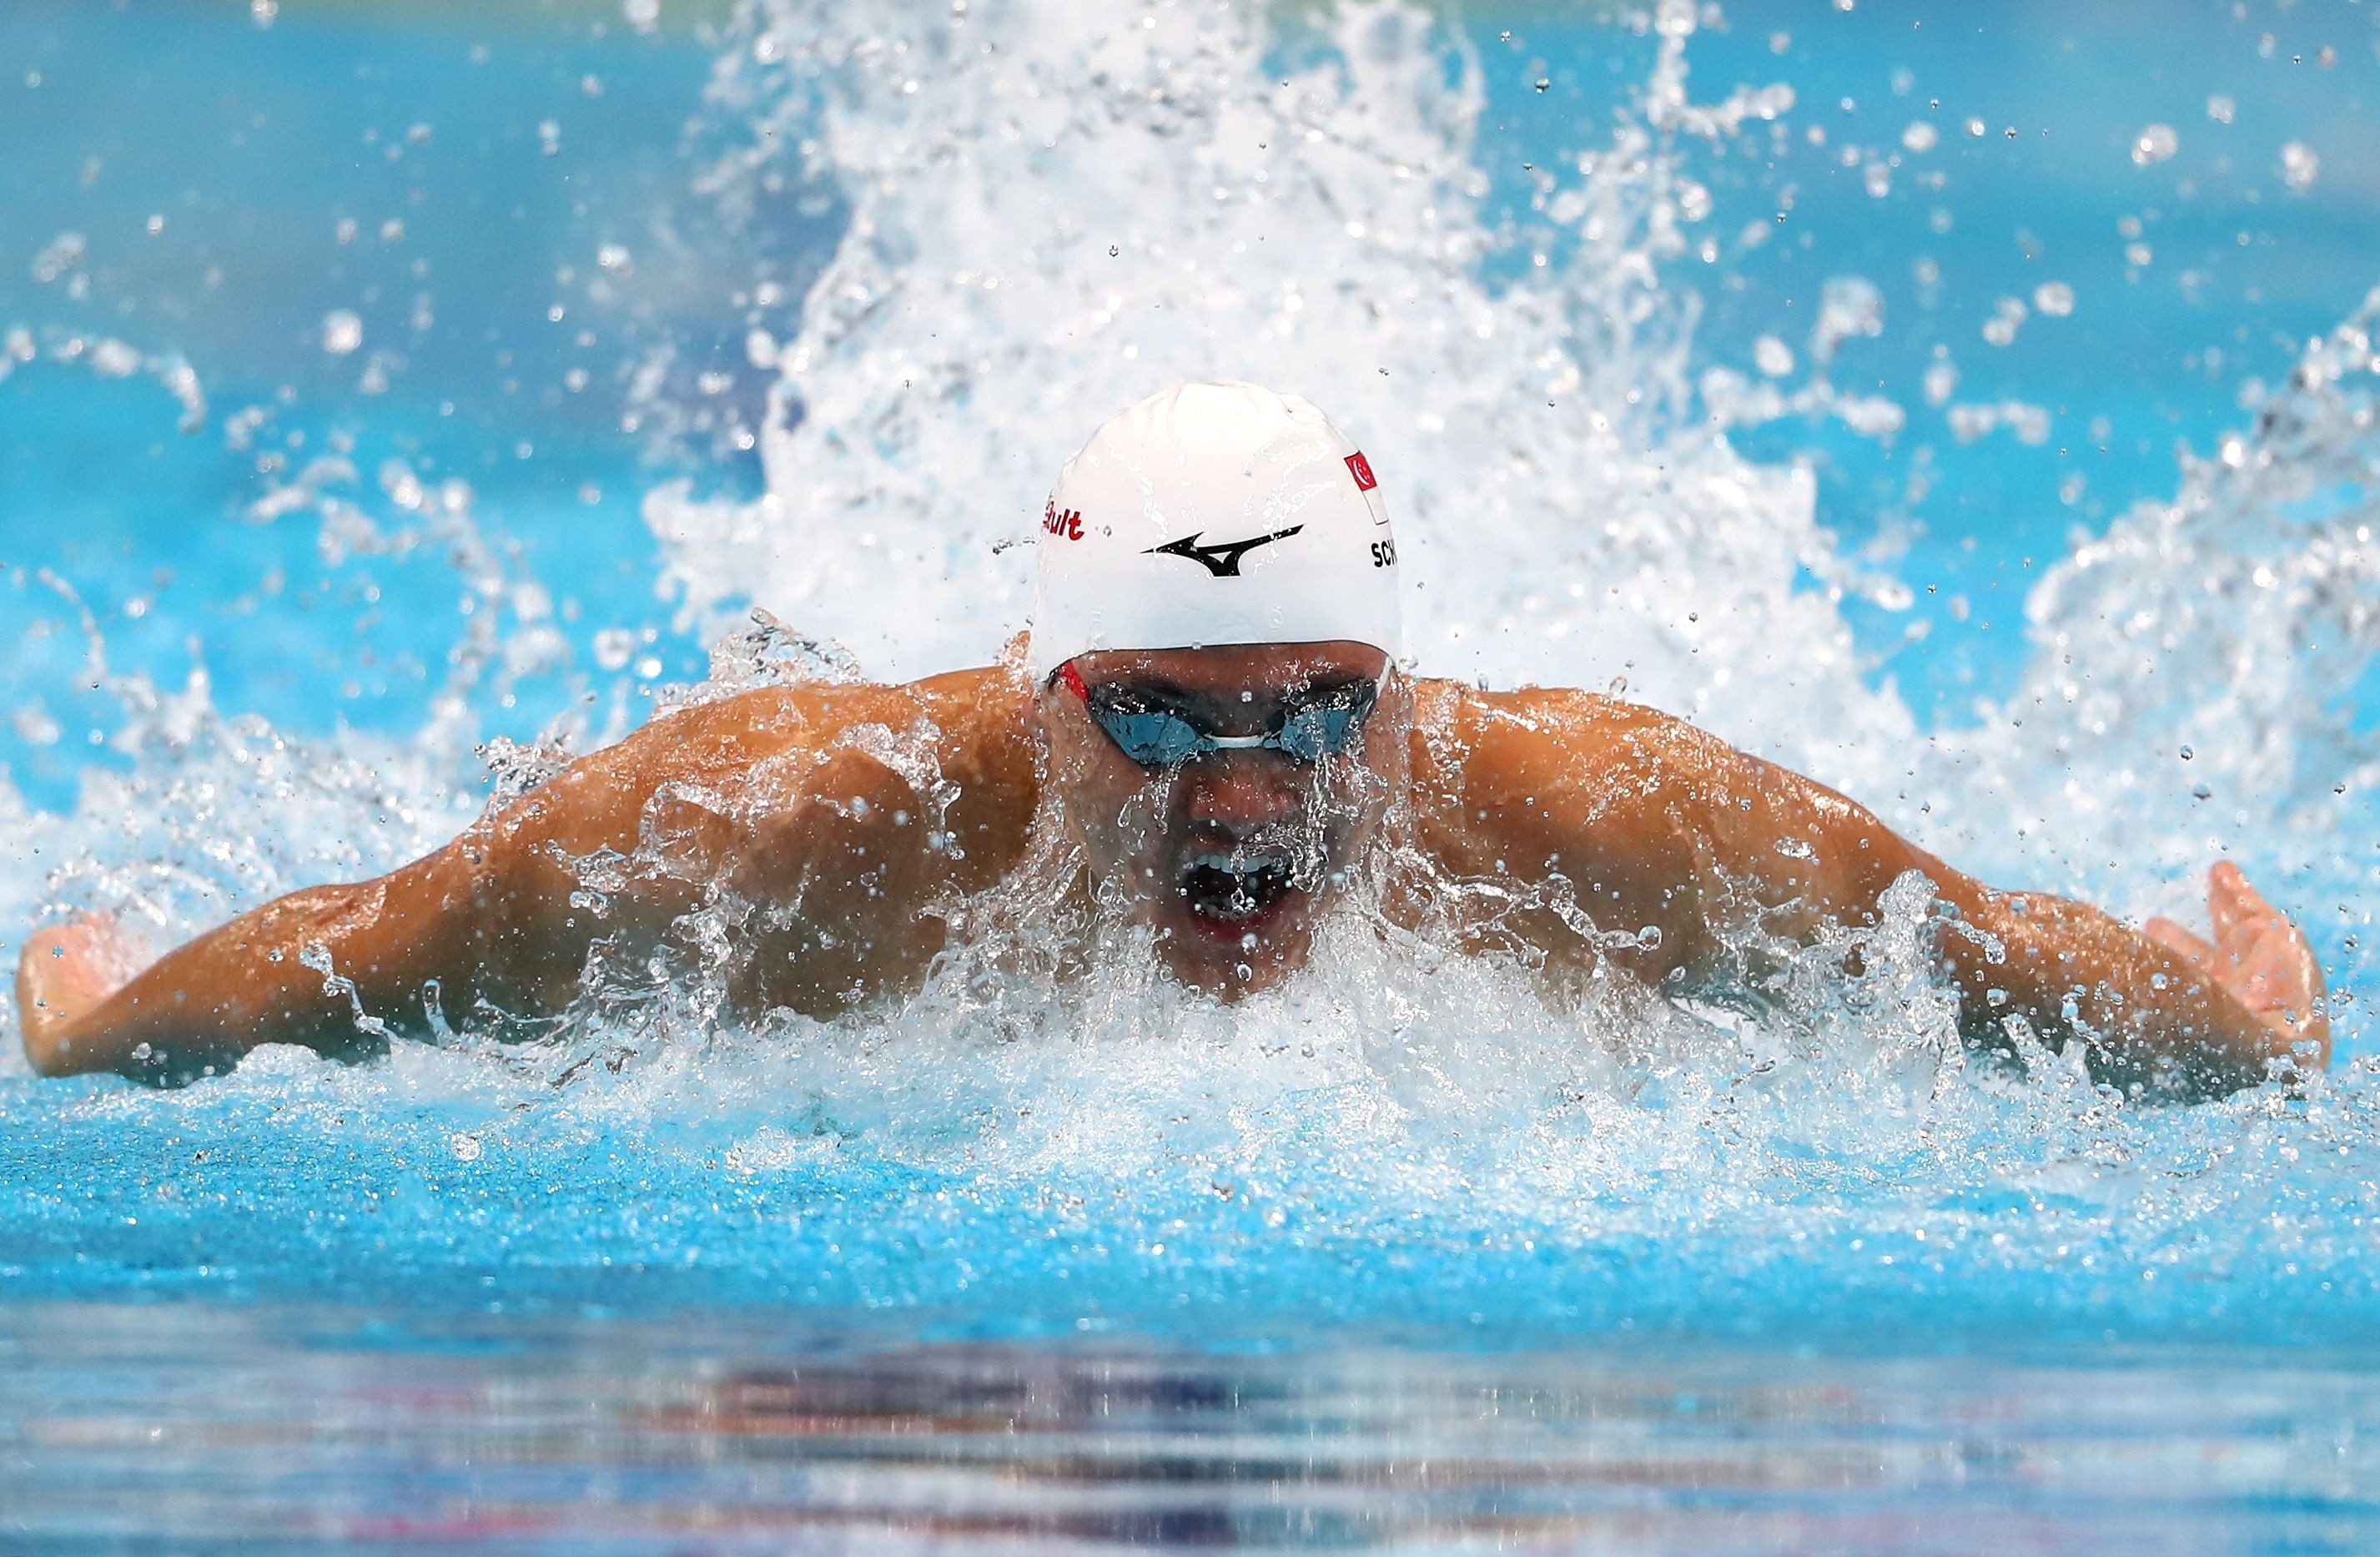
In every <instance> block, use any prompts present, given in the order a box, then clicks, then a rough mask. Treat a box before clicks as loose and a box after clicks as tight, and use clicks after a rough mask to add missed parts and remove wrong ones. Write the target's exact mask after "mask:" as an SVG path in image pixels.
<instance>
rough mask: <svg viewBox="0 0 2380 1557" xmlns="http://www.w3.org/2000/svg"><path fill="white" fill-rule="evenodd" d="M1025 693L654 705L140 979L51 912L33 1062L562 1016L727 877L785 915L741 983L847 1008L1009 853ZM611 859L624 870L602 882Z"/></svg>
mask: <svg viewBox="0 0 2380 1557" xmlns="http://www.w3.org/2000/svg"><path fill="white" fill-rule="evenodd" d="M1026 708H1027V699H1024V698H1023V697H1022V696H1020V695H1016V694H1015V692H1014V688H1013V687H1010V686H1009V685H1008V678H1007V677H1006V676H1005V675H1004V674H1003V673H1001V672H997V671H981V672H962V673H958V674H956V675H949V676H941V677H935V678H931V679H929V680H928V681H924V682H918V683H913V684H911V685H909V686H907V687H799V688H789V689H782V690H780V689H771V690H766V691H761V692H755V693H749V694H746V695H745V696H743V697H739V698H735V699H726V700H723V701H722V702H718V703H712V704H708V705H704V706H702V707H698V708H695V709H688V710H685V711H682V712H677V713H675V714H673V715H670V716H668V717H666V718H663V719H661V720H657V721H655V722H654V723H653V724H649V725H647V726H646V727H645V728H644V729H642V730H640V731H638V732H637V734H636V735H634V736H630V737H628V738H627V739H626V740H624V741H622V742H620V743H619V744H618V745H616V746H613V747H610V748H605V749H604V750H602V751H600V752H597V753H594V754H593V755H591V756H589V757H587V758H585V759H582V760H579V761H577V762H576V763H574V764H572V766H571V767H570V768H569V769H568V770H567V771H565V772H564V773H563V774H561V775H559V776H558V777H556V778H555V779H553V780H552V781H550V782H549V783H547V784H545V785H540V787H539V788H538V789H536V790H534V791H532V792H531V793H529V794H528V795H527V796H525V797H522V798H521V799H519V800H517V801H516V802H514V803H513V804H512V805H510V806H508V807H506V808H504V809H502V810H499V811H495V812H492V814H490V815H489V816H487V817H484V818H482V819H481V820H480V821H479V822H477V823H475V824H474V825H473V826H472V827H471V828H470V829H469V830H468V831H467V832H465V833H463V834H462V835H461V836H460V837H458V838H456V839H455V841H454V842H452V843H450V844H448V845H446V846H445V847H443V848H441V849H439V850H437V851H436V852H434V853H432V854H431V855H429V856H427V857H425V858H421V859H419V860H416V861H414V862H413V863H412V864H409V865H407V866H405V867H403V868H402V869H400V870H395V871H393V872H391V873H390V874H388V875H386V876H383V877H380V878H379V879H377V880H374V881H370V882H358V883H355V884H352V885H343V886H324V887H314V888H310V889H307V890H305V891H302V892H297V893H293V894H289V895H288V896H286V897H284V898H281V899H279V900H278V901H276V902H273V903H271V904H268V905H266V906H263V907H261V908H259V909H256V910H255V911H253V912H251V913H249V914H246V915H243V916H241V917H240V918H237V919H235V920H233V921H232V922H231V923H229V924H226V925H225V926H223V927H221V928H219V929H217V930H214V931H211V932H209V933H207V934H205V935H202V936H200V937H199V938H198V939H197V940H195V941H193V942H191V943H188V944H187V945H185V946H182V947H180V948H179V949H177V950H176V951H173V952H171V953H169V954H167V955H165V956H164V957H163V958H161V959H159V960H157V961H156V962H155V963H154V964H152V965H151V966H149V967H146V968H145V969H142V970H140V971H139V972H138V973H134V974H131V975H130V976H129V977H127V974H128V973H130V968H129V967H128V964H129V963H131V962H133V961H134V960H135V959H134V958H133V957H132V956H131V955H128V940H127V938H126V937H125V936H124V935H123V934H122V932H121V931H118V930H117V928H116V927H115V925H114V924H113V923H112V922H111V921H109V920H107V919H106V918H100V917H85V918H79V919H75V920H71V921H68V922H67V923H65V924H61V925H55V926H51V927H49V928H47V929H44V930H42V931H37V932H36V933H35V934H33V935H32V936H30V937H29V938H28V940H27V941H26V943H25V947H24V950H23V952H22V954H21V955H20V959H19V962H18V977H17V993H18V1014H19V1018H20V1021H21V1023H22V1027H23V1031H24V1040H25V1050H26V1053H27V1056H28V1057H29V1058H30V1060H31V1062H32V1064H33V1066H34V1068H35V1069H36V1070H37V1071H40V1072H41V1073H42V1074H44V1075H50V1076H64V1075H70V1074H76V1073H81V1072H92V1071H117V1072H121V1073H124V1074H126V1075H129V1076H135V1077H142V1078H147V1079H157V1080H172V1079H179V1078H187V1077H193V1076H198V1075H203V1074H207V1073H209V1072H210V1071H211V1070H220V1069H225V1068H227V1067H228V1066H230V1065H231V1064H234V1063H236V1062H237V1060H238V1058H239V1057H240V1056H241V1055H243V1054H245V1053H246V1052H249V1050H250V1049H253V1048H256V1047H257V1046H259V1045H261V1044H265V1043H297V1044H302V1045H304V1046H306V1047H308V1048H311V1049H315V1050H317V1051H319V1052H324V1053H328V1054H345V1053H350V1052H358V1051H364V1050H368V1049H369V1048H370V1047H371V1045H372V1043H373V1040H372V1038H371V1037H370V1035H368V1034H367V1033H366V1032H365V1031H364V1030H363V1029H362V1028H361V1027H360V1026H359V1024H358V1014H359V1013H360V1014H362V1015H364V1016H369V1017H371V1018H374V1019H376V1022H377V1023H379V1024H384V1025H385V1026H386V1027H387V1028H391V1029H395V1030H400V1031H405V1030H415V1031H418V1030H421V1029H423V1028H426V1027H427V1026H428V1023H429V1015H428V1014H429V1011H430V1009H431V1007H432V1006H436V1007H440V1008H443V1011H445V1012H447V1013H452V1014H455V1018H456V1019H457V1020H460V1019H461V1016H463V1015H465V1014H468V1013H470V1012H471V1011H473V1010H474V1009H475V1008H478V1007H481V1006H486V1007H493V1008H496V1009H500V1010H503V1011H505V1012H509V1013H512V1014H514V1015H519V1016H536V1015H545V1014H550V1013H552V1012H554V1011H557V1010H559V1009H561V1008H562V1007H563V1006H565V1005H566V1004H568V1003H569V1001H570V1000H571V998H572V997H573V995H574V994H575V993H576V992H577V987H578V980H579V976H580V973H581V970H582V969H583V968H584V967H585V966H586V962H587V956H588V953H589V948H590V947H591V946H592V945H593V944H594V943H595V942H596V941H597V940H598V939H599V938H600V939H603V940H605V941H607V942H608V943H612V944H613V945H616V946H619V947H620V948H622V949H623V950H624V951H625V952H626V953H629V954H631V955H633V954H635V953H637V951H639V950H641V949H646V948H650V947H651V946H652V945H655V944H658V943H660V942H661V941H662V938H663V937H665V936H666V935H667V934H668V933H669V931H670V929H671V927H672V926H673V925H674V924H675V923H676V922H677V921H678V920H679V919H680V918H682V917H683V916H684V915H686V914H687V913H688V912H690V911H692V910H694V909H696V908H698V907H699V906H701V905H702V903H703V902H704V901H705V899H706V897H707V896H709V895H713V894H717V893H718V892H720V891H722V890H725V891H727V892H730V893H734V894H740V895H741V897H742V898H743V899H744V900H746V901H748V902H752V903H754V904H756V905H757V906H759V907H760V908H761V909H763V910H764V916H763V917H764V918H769V919H770V920H771V922H772V923H773V924H774V925H775V926H776V928H775V929H774V931H768V932H764V933H762V934H759V935H758V936H756V937H755V938H754V946H755V955H754V956H753V958H752V962H753V964H754V969H753V970H752V971H749V972H748V973H747V975H746V976H745V977H744V978H742V979H740V980H739V987H738V990H737V993H738V995H739V997H741V998H744V999H745V1000H747V1002H748V1003H749V1004H790V1005H794V1006H795V1007H798V1008H819V1009H824V1008H829V1007H832V1006H833V1005H834V1004H837V1003H839V1002H840V1003H844V1004H847V1003H848V1000H849V999H850V998H852V997H853V996H854V995H855V994H857V993H861V992H864V991H867V990H868V989H871V988H874V987H879V986H880V985H882V984H884V983H886V982H888V981H892V980H896V979H899V978H901V977H903V976H904V975H905V974H908V973H910V972H913V971H914V969H915V968H916V967H921V966H922V964H923V961H924V959H925V958H927V957H929V956H930V955H931V954H932V950H933V949H934V947H935V946H936V945H938V944H939V939H938V937H937V936H936V935H934V934H933V933H931V932H932V931H935V930H937V929H938V926H937V925H936V924H934V923H933V922H931V921H930V920H927V919H925V918H923V910H924V909H925V908H926V907H927V906H928V905H929V904H930V903H931V902H932V901H933V900H935V899H936V898H937V897H938V896H940V895H941V894H947V893H949V892H952V891H959V892H965V891H971V890H977V889H978V888H979V886H980V885H981V884H982V882H981V881H979V880H978V878H989V877H990V876H991V875H992V874H994V873H996V872H997V871H999V870H1002V869H1003V868H1004V865H1005V863H1006V860H1007V858H1008V857H1009V855H1010V853H1011V850H1010V849H1005V848H1002V847H1001V846H998V845H999V841H1000V840H1002V839H1004V838H1016V837H1021V836H1022V833H1023V828H1022V827H1021V826H1019V825H1016V820H1017V817H1018V815H1019V814H1020V813H1021V814H1023V815H1029V814H1030V810H1031V807H1032V804H1033V799H1034V790H1035V788H1036V785H1037V783H1038V780H1037V776H1036V773H1035V771H1034V768H1033V764H1032V761H1031V759H1030V749H1031V748H1030V743H1029V741H1028V740H1026V738H1024V736H1025V724H1024V722H1025V720H1026V718H1028V717H1029V714H1028V713H1027V712H1026ZM878 733H881V736H882V737H884V738H889V739H892V740H893V741H894V742H895V743H896V744H897V743H898V742H899V741H901V740H909V741H912V742H913V743H914V742H916V741H918V740H921V739H922V740H924V741H927V742H929V743H930V746H929V749H931V750H933V751H934V752H935V753H936V754H937V757H938V759H939V760H940V761H941V764H942V766H943V769H944V776H945V777H947V778H949V779H950V780H952V781H953V783H955V784H956V785H958V786H959V791H960V795H961V798H960V799H959V800H958V801H957V802H954V803H953V805H952V806H951V807H950V809H949V810H948V812H947V813H945V814H943V815H941V817H940V818H939V819H933V818H929V814H928V813H929V807H928V805H927V804H926V803H925V802H924V801H923V800H921V799H920V798H919V797H917V793H916V789H915V786H914V785H912V783H911V781H910V780H909V779H907V778H905V777H903V776H902V774H901V773H899V772H894V771H893V770H892V767H889V766H887V764H886V763H885V762H884V761H882V760H880V756H881V754H882V751H883V749H884V739H883V738H878ZM934 821H939V823H940V826H941V832H940V833H937V832H936V831H935V827H934V825H932V823H933V822H934ZM954 843H955V844H959V845H961V846H958V847H956V848H953V846H952V845H953V844H954ZM590 859H593V860H603V861H607V862H609V863H610V864H611V865H612V866H613V870H611V871H610V872H608V876H607V879H606V880H605V882H603V883H602V889H601V894H600V896H590V895H589V894H588V892H587V890H586V889H587V887H588V886H589V882H588V881H587V880H586V879H585V878H586V875H587V871H586V869H585V864H584V862H586V861H589V860H590ZM574 899H575V901H574ZM921 924H922V928H921ZM326 966H327V968H328V970H329V971H328V973H327V974H326V973H325V971H324V969H325V967H326Z"/></svg>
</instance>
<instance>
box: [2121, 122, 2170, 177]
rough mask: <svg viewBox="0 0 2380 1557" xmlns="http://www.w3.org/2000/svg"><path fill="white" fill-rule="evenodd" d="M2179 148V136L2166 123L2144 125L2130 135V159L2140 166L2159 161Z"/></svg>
mask: <svg viewBox="0 0 2380 1557" xmlns="http://www.w3.org/2000/svg"><path fill="white" fill-rule="evenodd" d="M2180 150H2181V137H2180V136H2179V135H2176V134H2175V133H2174V129H2173V127H2172V126H2171V125H2168V124H2154V125H2144V126H2143V127H2142V128H2141V132H2140V134H2138V135H2136V136H2134V137H2132V161H2133V163H2135V164H2137V165H2139V166H2142V167H2146V166H2148V165H2149V164H2151V163H2161V162H2163V161H2165V160H2166V159H2167V158H2168V157H2169V156H2171V155H2173V154H2174V153H2175V152H2178V151H2180Z"/></svg>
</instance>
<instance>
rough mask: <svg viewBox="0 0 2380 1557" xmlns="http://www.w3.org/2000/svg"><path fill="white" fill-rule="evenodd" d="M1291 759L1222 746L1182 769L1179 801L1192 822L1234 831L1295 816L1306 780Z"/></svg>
mask: <svg viewBox="0 0 2380 1557" xmlns="http://www.w3.org/2000/svg"><path fill="white" fill-rule="evenodd" d="M1298 778H1299V775H1298V772H1297V770H1296V768H1295V765H1294V764H1293V763H1290V762H1287V761H1284V760H1281V758H1279V757H1278V756H1276V755H1275V754H1273V753H1270V752H1257V751H1220V752H1215V753H1212V754H1210V755H1209V756H1208V757H1205V758H1203V759H1201V760H1198V761H1196V762H1193V763H1191V764H1190V765H1189V766H1188V767H1187V768H1185V769H1184V770H1183V773H1182V786H1183V807H1184V813H1185V814H1186V815H1187V816H1188V818H1189V820H1190V821H1193V822H1196V823H1198V824H1200V825H1202V826H1208V827H1214V828H1220V829H1221V830H1222V831H1224V832H1226V833H1234V834H1239V833H1249V832H1253V831H1255V830H1256V829H1257V828H1260V827H1267V826H1271V825H1275V824H1278V823H1281V822H1285V821H1296V820H1297V819H1298V818H1299V817H1300V816H1301V815H1302V814H1303V813H1304V810H1305V786H1304V785H1302V784H1300V783H1299V782H1298Z"/></svg>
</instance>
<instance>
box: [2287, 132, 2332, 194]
mask: <svg viewBox="0 0 2380 1557" xmlns="http://www.w3.org/2000/svg"><path fill="white" fill-rule="evenodd" d="M2321 175H2322V159H2321V158H2320V157H2318V156H2316V155H2314V151H2313V147H2311V146H2309V145H2307V144H2306V143H2305V142H2304V141H2302V140H2292V141H2290V142H2289V144H2288V145H2286V146H2284V147H2282V148H2281V182H2282V183H2284V184H2287V185H2288V186H2289V188H2290V189H2296V190H2298V191H2299V192H2301V193H2302V192H2304V191H2305V190H2307V189H2313V181H2314V180H2315V179H2316V178H2318V177H2320V176H2321Z"/></svg>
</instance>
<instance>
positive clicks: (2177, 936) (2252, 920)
mask: <svg viewBox="0 0 2380 1557" xmlns="http://www.w3.org/2000/svg"><path fill="white" fill-rule="evenodd" d="M2206 906H2207V909H2208V912H2209V914H2210V915H2211V917H2212V918H2213V919H2214V922H2215V939H2214V940H2212V941H2208V940H2206V939H2204V937H2202V936H2198V935H2194V934H2192V933H2191V932H2190V931H2187V930H2184V929H2183V928H2182V927H2181V926H2180V925H2178V924H2176V923H2174V922H2173V921H2172V920H2171V919H2168V918H2153V919H2151V920H2149V922H2148V923H2147V924H2146V925H2145V926H2143V930H2144V931H2146V932H2147V934H2148V937H2149V939H2150V940H2152V941H2155V943H2157V944H2159V945H2161V946H2163V947H2165V948H2166V949H2167V950H2168V951H2170V952H2172V953H2173V954H2174V955H2177V956H2180V958H2182V959H2183V960H2184V961H2186V962H2188V963H2189V964H2190V965H2191V966H2192V967H2195V968H2197V969H2198V970H2199V971H2200V972H2201V973H2204V975H2206V977H2208V978H2209V979H2213V980H2215V982H2216V983H2217V984H2219V985H2221V986H2222V988H2223V990H2224V992H2226V993H2227V994H2228V995H2230V996H2231V998H2232V999H2234V1000H2236V1001H2238V1002H2239V1003H2240V1004H2241V1005H2242V1006H2244V1007H2246V1008H2247V1010H2248V1013H2249V1014H2250V1015H2251V1016H2254V1017H2255V1018H2256V1020H2257V1021H2259V1022H2261V1023H2263V1024H2264V1026H2265V1028H2266V1029H2267V1030H2268V1031H2270V1032H2271V1033H2272V1034H2273V1035H2274V1037H2275V1039H2276V1040H2277V1042H2276V1044H2275V1050H2276V1052H2284V1053H2289V1054H2294V1055H2295V1056H2297V1058H2298V1061H2299V1063H2300V1064H2303V1065H2304V1066H2305V1067H2306V1068H2308V1069H2310V1070H2322V1069H2325V1068H2326V1067H2327V1066H2328V1065H2329V1064H2330V1015H2329V1013H2328V1011H2327V1010H2326V1009H2325V1005H2324V1001H2323V981H2322V964H2321V963H2319V962H2317V961H2316V960H2315V959H2314V955H2313V948H2312V947H2311V946H2308V945H2307V944H2306V938H2305V935H2304V934H2303V932H2301V931H2300V930H2299V929H2298V927H2297V926H2296V925H2293V924H2291V923H2290V922H2289V918H2288V917H2287V916H2286V915H2284V914H2282V913H2281V911H2280V910H2279V909H2277V908H2276V907H2274V906H2272V905H2271V904H2269V903H2267V902H2265V899H2264V895H2263V894H2261V893H2259V892H2257V890H2256V889H2255V888H2254V887H2252V886H2250V885H2249V884H2248V878H2247V877H2246V876H2244V875H2242V874H2240V868H2239V867H2238V866H2237V865H2234V864H2232V863H2231V862H2230V861H2229V860H2228V859H2226V860H2219V861H2217V862H2216V866H2215V868H2214V869H2213V870H2209V871H2208V872H2207V873H2206Z"/></svg>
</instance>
